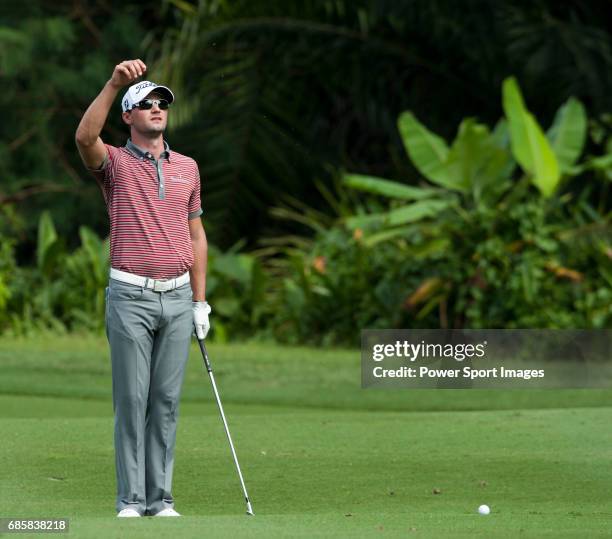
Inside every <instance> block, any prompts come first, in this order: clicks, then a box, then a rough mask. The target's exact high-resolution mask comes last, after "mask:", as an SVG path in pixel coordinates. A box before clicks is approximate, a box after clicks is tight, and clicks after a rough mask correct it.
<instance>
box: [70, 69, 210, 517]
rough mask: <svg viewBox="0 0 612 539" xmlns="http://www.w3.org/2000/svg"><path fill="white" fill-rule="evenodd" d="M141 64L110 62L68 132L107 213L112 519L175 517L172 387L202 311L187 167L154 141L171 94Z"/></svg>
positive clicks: (194, 195) (193, 190) (202, 249)
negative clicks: (113, 124)
mask: <svg viewBox="0 0 612 539" xmlns="http://www.w3.org/2000/svg"><path fill="white" fill-rule="evenodd" d="M146 69H147V68H146V66H145V64H144V63H143V62H142V61H141V60H126V61H124V62H121V63H120V64H118V65H117V66H115V69H114V71H113V74H112V76H111V78H110V79H109V80H108V82H107V83H106V84H105V86H104V88H103V89H102V91H101V92H100V94H99V95H98V96H97V97H96V98H95V99H94V100H93V102H92V103H91V105H90V106H89V108H88V109H87V111H86V112H85V114H84V115H83V118H82V119H81V122H80V124H79V126H78V129H77V132H76V144H77V148H78V150H79V153H80V155H81V158H82V160H83V162H84V164H85V166H86V167H87V168H88V169H89V170H90V171H92V173H93V174H94V176H95V178H96V180H97V182H98V184H99V186H100V188H101V190H102V193H103V196H104V200H105V202H106V207H107V210H108V215H109V219H110V258H111V268H110V275H109V281H108V287H107V288H106V312H105V323H106V335H107V338H108V342H109V347H110V356H111V364H112V382H113V410H114V416H115V417H114V444H115V467H116V479H117V498H116V510H117V512H118V514H117V516H119V517H141V516H144V515H150V516H180V515H179V513H178V512H177V511H176V510H175V508H174V498H173V496H172V471H173V465H174V447H175V441H176V427H177V420H178V406H179V395H180V392H181V387H182V383H183V377H184V373H185V366H186V363H187V358H188V354H189V347H190V341H191V335H192V332H193V331H194V326H195V332H196V334H197V337H198V338H199V339H204V338H205V337H206V334H207V333H208V330H209V327H210V324H209V320H208V315H209V313H210V311H211V309H210V307H209V305H208V303H207V302H206V297H205V289H206V259H207V242H206V234H205V232H204V228H203V226H202V222H201V219H200V215H201V214H202V209H201V206H200V176H199V173H198V166H197V164H196V162H195V161H194V160H193V159H191V158H189V157H186V156H184V155H181V154H180V153H177V152H175V151H174V150H171V149H170V148H169V146H168V143H167V142H166V141H165V140H164V137H163V133H164V129H165V128H166V124H167V121H168V111H169V107H170V105H171V104H172V103H173V102H174V94H173V93H172V92H171V91H170V89H169V88H167V87H165V86H160V85H158V84H155V83H153V82H150V81H146V80H143V81H141V82H136V80H137V79H138V78H139V77H142V76H143V75H144V74H145V72H146ZM124 87H128V88H127V91H126V92H125V94H124V96H123V98H122V100H121V108H122V119H123V121H124V122H125V123H126V124H127V125H128V126H129V128H130V138H129V139H128V140H127V143H126V145H125V146H123V147H115V146H111V145H109V144H105V143H104V142H103V141H102V139H101V138H100V133H101V131H102V128H103V126H104V123H105V121H106V118H107V116H108V113H109V110H110V108H111V106H112V104H113V101H114V100H115V98H116V96H117V94H118V92H119V91H120V90H121V89H122V88H124Z"/></svg>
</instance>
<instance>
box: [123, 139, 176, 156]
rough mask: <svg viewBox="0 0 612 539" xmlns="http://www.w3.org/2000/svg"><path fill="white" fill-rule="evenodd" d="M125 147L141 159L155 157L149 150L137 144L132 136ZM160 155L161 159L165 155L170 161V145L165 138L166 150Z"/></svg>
mask: <svg viewBox="0 0 612 539" xmlns="http://www.w3.org/2000/svg"><path fill="white" fill-rule="evenodd" d="M125 147H126V149H127V150H128V151H129V152H130V153H132V154H133V155H135V156H136V157H139V158H141V159H153V156H152V155H151V154H150V153H149V152H148V151H147V150H143V149H142V148H141V147H140V146H136V144H134V143H133V142H132V139H131V138H129V139H128V140H127V142H126V144H125ZM159 157H160V159H161V158H162V157H163V158H164V159H166V160H167V161H170V146H169V145H168V143H167V142H166V141H165V140H164V151H163V152H162V153H161V155H160V156H159Z"/></svg>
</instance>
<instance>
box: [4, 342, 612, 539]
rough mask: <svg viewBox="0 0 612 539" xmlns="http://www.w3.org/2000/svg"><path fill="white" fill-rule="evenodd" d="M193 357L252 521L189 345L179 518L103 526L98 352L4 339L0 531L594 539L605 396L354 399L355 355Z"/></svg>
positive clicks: (610, 511) (106, 506)
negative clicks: (219, 403)
mask: <svg viewBox="0 0 612 539" xmlns="http://www.w3.org/2000/svg"><path fill="white" fill-rule="evenodd" d="M209 352H210V357H211V360H212V362H213V368H214V369H215V374H216V378H217V383H218V385H219V389H220V392H221V397H222V399H223V401H224V404H225V408H226V413H227V416H228V420H229V423H230V428H231V430H232V434H233V437H234V441H235V444H236V448H237V452H238V456H239V458H240V462H241V465H242V468H243V472H244V475H245V480H246V483H247V487H248V489H249V494H250V496H251V499H252V502H253V508H254V510H255V514H256V516H255V517H254V518H249V517H247V516H246V515H245V514H244V510H245V506H244V502H243V499H242V496H241V492H240V485H239V483H238V478H237V476H236V473H235V469H234V468H233V464H232V461H231V456H230V453H229V448H228V446H227V441H226V439H225V435H224V433H223V428H222V425H221V422H220V420H219V417H218V412H217V409H216V406H215V405H214V402H213V398H212V393H211V391H210V384H209V381H208V378H207V376H206V374H205V372H203V369H202V362H201V359H200V357H199V355H198V352H197V350H196V348H195V346H193V348H192V353H191V356H190V361H189V369H188V373H187V375H186V380H185V389H184V394H183V397H184V398H183V400H182V402H181V409H180V420H179V430H178V436H177V449H176V463H175V470H174V486H173V494H174V496H175V500H176V508H177V510H178V511H179V512H181V513H182V514H183V515H184V516H183V517H182V518H180V519H166V520H164V519H152V518H142V519H134V520H130V519H127V520H126V519H117V518H116V517H115V510H114V496H115V477H114V473H115V472H114V453H113V445H112V428H113V419H112V404H111V393H110V365H109V361H108V359H107V355H106V354H107V352H106V343H105V340H104V339H103V338H102V337H101V338H91V337H87V338H85V337H84V338H78V337H74V338H69V337H65V338H53V339H51V338H46V339H40V340H36V341H34V340H31V341H9V340H7V339H4V340H3V341H2V343H1V345H0V361H2V366H3V376H2V379H1V382H0V383H1V386H0V390H1V392H2V395H0V409H1V410H2V416H1V420H2V432H3V443H2V451H1V453H0V458H1V462H0V464H1V465H2V470H3V474H2V479H1V485H0V488H1V491H2V500H1V501H2V507H3V510H2V515H1V516H3V517H9V516H10V517H22V518H25V517H29V518H33V517H46V518H48V517H67V518H69V519H70V535H71V536H73V537H79V538H81V537H92V538H94V537H95V538H98V537H109V538H110V537H148V536H151V535H153V534H159V535H161V534H163V535H166V534H171V535H172V536H173V537H175V538H181V537H202V536H205V537H412V536H414V537H517V536H524V537H605V536H609V530H610V528H611V526H612V502H611V500H610V497H609V491H610V484H611V481H612V471H611V470H610V465H609V463H610V461H611V457H612V449H611V448H612V445H611V442H612V435H611V433H610V428H609V424H610V413H611V410H612V402H611V396H610V394H609V393H610V392H604V391H552V390H549V391H538V392H531V391H504V392H495V391H469V390H464V391H461V390H456V391H451V390H445V391H443V390H439V391H423V390H420V391H416V390H415V391H388V392H382V391H365V390H362V389H360V387H359V383H360V378H359V353H358V351H350V350H339V351H333V352H332V351H323V350H316V349H306V348H280V347H276V346H272V345H265V344H252V345H249V346H247V345H232V346H230V345H227V346H220V345H218V346H214V345H210V346H209ZM434 492H436V493H434ZM482 503H486V504H488V505H489V506H490V507H491V510H492V513H491V515H489V516H480V515H478V514H477V512H476V510H477V507H478V506H479V505H480V504H482ZM21 536H23V537H26V536H27V535H25V534H22V535H21Z"/></svg>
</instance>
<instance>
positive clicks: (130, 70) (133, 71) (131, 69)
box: [109, 59, 147, 88]
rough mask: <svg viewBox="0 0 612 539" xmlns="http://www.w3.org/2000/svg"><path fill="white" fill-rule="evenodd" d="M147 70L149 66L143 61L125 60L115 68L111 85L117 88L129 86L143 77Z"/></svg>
mask: <svg viewBox="0 0 612 539" xmlns="http://www.w3.org/2000/svg"><path fill="white" fill-rule="evenodd" d="M146 70H147V66H146V65H145V63H144V62H143V61H142V60H140V59H139V60H125V61H124V62H121V63H120V64H117V65H116V66H115V70H114V71H113V75H112V77H111V78H110V81H109V82H110V83H111V85H112V86H114V87H115V88H121V87H123V86H127V85H128V84H130V83H131V82H134V81H135V80H136V79H137V78H138V77H140V76H142V75H143V73H144V72H145V71H146Z"/></svg>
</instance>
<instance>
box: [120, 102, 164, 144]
mask: <svg viewBox="0 0 612 539" xmlns="http://www.w3.org/2000/svg"><path fill="white" fill-rule="evenodd" d="M145 99H165V97H164V96H163V95H161V94H159V93H157V92H151V93H150V94H148V95H147V96H146V97H143V98H142V100H143V101H144V100H145ZM122 116H123V121H124V122H125V123H126V124H128V125H129V126H131V127H132V129H135V130H136V131H138V132H139V133H141V134H142V135H157V134H159V133H163V132H164V130H165V129H166V125H167V123H168V110H161V109H160V108H159V106H158V105H157V104H155V105H153V107H152V108H150V109H149V110H140V109H139V108H137V107H134V108H133V109H132V110H131V111H129V112H124V113H123V115H122Z"/></svg>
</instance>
